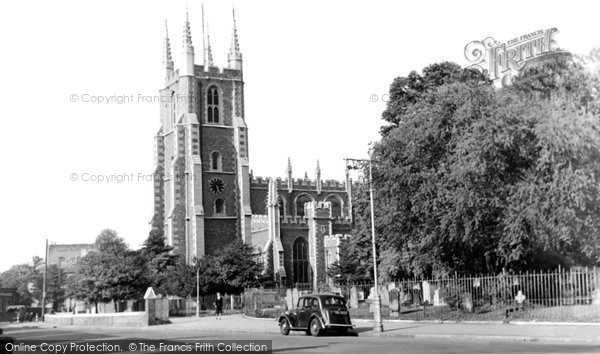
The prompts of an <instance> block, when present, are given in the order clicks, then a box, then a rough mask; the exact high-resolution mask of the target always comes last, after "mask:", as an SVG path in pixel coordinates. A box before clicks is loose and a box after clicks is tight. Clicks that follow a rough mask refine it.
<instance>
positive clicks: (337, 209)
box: [326, 195, 342, 218]
mask: <svg viewBox="0 0 600 354" xmlns="http://www.w3.org/2000/svg"><path fill="white" fill-rule="evenodd" d="M326 201H328V202H330V203H331V216H332V217H334V218H337V217H341V216H342V200H341V199H340V198H339V197H338V196H336V195H330V196H328V197H327V199H326Z"/></svg>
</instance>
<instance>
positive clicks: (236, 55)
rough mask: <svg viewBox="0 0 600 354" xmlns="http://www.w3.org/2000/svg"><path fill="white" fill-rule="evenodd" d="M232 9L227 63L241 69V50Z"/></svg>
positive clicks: (233, 67) (231, 67)
mask: <svg viewBox="0 0 600 354" xmlns="http://www.w3.org/2000/svg"><path fill="white" fill-rule="evenodd" d="M232 10H233V33H232V34H231V47H229V53H227V63H228V64H229V68H230V69H237V70H242V52H241V51H240V42H239V40H238V34H237V26H236V23H235V8H234V9H232Z"/></svg>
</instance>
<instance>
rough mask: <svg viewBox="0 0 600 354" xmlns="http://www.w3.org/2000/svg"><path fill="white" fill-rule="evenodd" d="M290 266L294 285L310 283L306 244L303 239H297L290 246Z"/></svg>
mask: <svg viewBox="0 0 600 354" xmlns="http://www.w3.org/2000/svg"><path fill="white" fill-rule="evenodd" d="M292 266H293V274H294V284H298V283H300V284H308V283H309V282H310V264H309V261H308V242H307V241H306V239H305V238H304V237H298V238H296V240H295V241H294V244H293V245H292Z"/></svg>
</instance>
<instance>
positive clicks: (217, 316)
mask: <svg viewBox="0 0 600 354" xmlns="http://www.w3.org/2000/svg"><path fill="white" fill-rule="evenodd" d="M215 307H216V308H217V311H216V313H215V319H217V320H220V319H221V313H223V298H222V297H221V293H219V292H217V300H216V301H215Z"/></svg>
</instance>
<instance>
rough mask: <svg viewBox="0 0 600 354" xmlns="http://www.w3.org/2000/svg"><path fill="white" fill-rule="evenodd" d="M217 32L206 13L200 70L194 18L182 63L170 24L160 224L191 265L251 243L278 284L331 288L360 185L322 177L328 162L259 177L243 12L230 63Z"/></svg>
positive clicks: (160, 149)
mask: <svg viewBox="0 0 600 354" xmlns="http://www.w3.org/2000/svg"><path fill="white" fill-rule="evenodd" d="M165 26H166V24H165ZM207 28H208V26H205V24H204V13H202V36H203V38H202V63H201V65H198V64H196V50H195V48H194V45H193V43H192V36H191V31H190V21H189V17H188V15H187V13H186V18H185V22H184V26H183V38H182V43H181V56H180V59H179V61H180V62H179V63H177V64H178V65H177V66H175V63H174V61H173V58H172V54H171V44H170V39H169V35H168V29H167V28H165V38H164V48H163V51H164V52H163V66H162V70H163V74H164V82H163V84H162V88H161V89H160V96H161V99H162V100H161V101H162V102H161V106H160V123H161V124H160V129H159V131H158V133H157V134H156V136H155V170H154V177H155V178H154V216H153V219H152V225H153V227H154V228H157V229H161V228H162V230H163V231H164V235H165V238H166V240H167V243H168V244H169V245H171V246H173V247H174V252H176V253H178V254H180V255H181V256H184V257H185V259H186V261H187V262H189V263H191V262H193V260H194V258H195V257H202V256H204V255H207V254H215V253H217V252H219V250H220V249H222V248H223V247H225V246H227V245H228V244H230V243H231V242H233V241H235V240H242V241H243V242H245V243H246V244H249V245H252V246H253V248H254V250H255V251H256V253H257V254H258V255H259V257H260V259H261V261H262V262H263V264H264V266H265V272H266V274H269V275H271V274H272V276H273V280H275V281H277V282H278V283H280V284H282V285H286V286H290V285H296V284H306V285H308V284H311V285H313V286H314V285H316V284H318V283H321V282H326V281H327V267H328V266H329V265H330V264H332V263H333V262H335V261H336V260H337V259H338V257H339V252H338V249H339V247H338V246H339V244H340V242H343V241H344V240H345V239H347V237H348V235H349V233H350V230H351V222H352V209H351V188H352V182H351V180H350V178H349V176H348V174H347V173H346V179H345V181H342V182H340V181H333V180H322V178H321V169H320V166H319V163H318V161H317V163H316V169H315V174H314V178H312V179H310V178H309V177H308V176H307V175H306V174H305V176H304V177H303V178H294V176H293V174H292V164H291V161H290V160H289V159H288V162H287V167H286V168H285V176H283V177H282V178H262V177H255V176H253V175H252V172H251V170H250V150H249V141H250V135H249V127H248V125H247V124H246V118H245V113H244V80H243V60H242V53H241V51H240V45H239V41H238V33H237V28H236V23H235V12H234V15H233V30H232V31H233V33H232V38H231V45H230V48H229V52H228V54H227V65H226V66H225V67H219V66H216V65H214V63H213V59H212V50H211V44H210V36H209V33H208V31H207ZM283 170H284V166H282V171H283Z"/></svg>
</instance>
